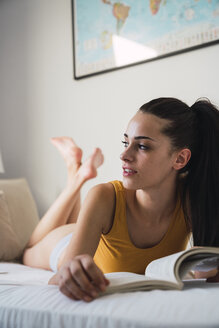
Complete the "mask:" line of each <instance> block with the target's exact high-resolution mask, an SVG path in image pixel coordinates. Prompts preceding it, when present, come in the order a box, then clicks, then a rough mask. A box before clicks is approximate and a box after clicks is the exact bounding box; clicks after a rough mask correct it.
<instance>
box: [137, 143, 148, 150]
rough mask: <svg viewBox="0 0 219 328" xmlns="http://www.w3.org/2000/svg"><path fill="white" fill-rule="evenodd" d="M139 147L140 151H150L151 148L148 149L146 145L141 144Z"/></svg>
mask: <svg viewBox="0 0 219 328" xmlns="http://www.w3.org/2000/svg"><path fill="white" fill-rule="evenodd" d="M138 147H139V149H141V150H148V149H149V147H147V146H145V145H141V144H139V145H138Z"/></svg>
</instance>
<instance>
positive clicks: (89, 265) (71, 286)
mask: <svg viewBox="0 0 219 328" xmlns="http://www.w3.org/2000/svg"><path fill="white" fill-rule="evenodd" d="M57 277H58V284H59V289H60V291H61V292H62V293H63V294H64V295H66V296H68V297H70V298H72V299H74V300H84V301H86V302H89V301H91V300H92V299H94V298H96V297H97V296H98V293H99V292H100V291H104V290H105V288H106V286H107V285H108V284H109V281H108V280H107V279H106V278H105V276H104V274H103V273H102V271H101V270H100V269H99V268H98V267H97V265H96V264H95V263H94V261H93V259H92V257H91V256H90V255H80V256H76V257H75V258H74V259H73V260H71V261H70V262H68V263H66V264H65V265H64V266H63V267H61V268H60V270H59V272H58V274H57Z"/></svg>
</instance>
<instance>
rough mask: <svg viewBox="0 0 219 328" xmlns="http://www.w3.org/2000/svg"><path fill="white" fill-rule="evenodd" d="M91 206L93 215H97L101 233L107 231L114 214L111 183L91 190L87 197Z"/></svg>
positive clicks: (114, 197)
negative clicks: (93, 211) (93, 210)
mask: <svg viewBox="0 0 219 328" xmlns="http://www.w3.org/2000/svg"><path fill="white" fill-rule="evenodd" d="M87 199H89V201H90V203H92V204H93V208H94V209H95V213H98V214H99V215H98V219H97V220H98V221H99V220H100V221H99V223H100V224H101V225H102V231H103V232H104V233H105V232H106V231H109V229H110V227H111V225H112V222H113V218H114V213H115V206H116V195H115V190H114V186H113V185H112V184H111V183H102V184H98V185H96V186H94V187H93V188H91V190H90V191H89V193H88V195H87Z"/></svg>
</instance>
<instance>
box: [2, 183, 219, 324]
mask: <svg viewBox="0 0 219 328" xmlns="http://www.w3.org/2000/svg"><path fill="white" fill-rule="evenodd" d="M21 185H22V188H23V189H22V188H21ZM0 190H1V191H2V192H1V193H0V213H1V215H0V231H1V232H0V246H1V247H0V256H1V261H2V262H0V328H44V327H45V328H56V327H61V328H70V327H75V328H80V327H81V328H82V327H83V328H88V327H95V328H98V327H100V328H102V327H104V328H107V327H110V328H123V327H126V328H127V327H128V328H140V327H168V328H170V327H189V328H191V327H206V328H207V327H208V328H209V327H219V310H218V300H219V283H203V282H199V281H193V282H191V281H190V282H188V283H186V284H185V287H184V289H183V290H182V291H161V290H153V291H147V292H133V293H124V294H119V293H117V294H113V295H107V296H103V297H100V298H98V299H96V300H94V301H92V302H90V303H85V302H83V301H73V300H71V299H69V298H67V297H66V296H64V295H63V294H61V293H60V291H59V289H58V287H57V286H51V285H48V284H47V283H48V280H49V279H50V277H51V276H52V275H53V273H52V272H50V271H46V270H41V269H35V268H30V267H28V266H25V265H23V264H21V263H14V262H13V258H19V255H20V253H21V252H22V248H23V245H24V244H25V243H26V241H27V239H28V235H29V234H30V231H31V229H33V227H34V225H35V224H36V222H37V220H38V218H37V211H36V207H35V203H34V201H33V198H32V195H31V192H30V190H29V187H28V185H27V182H26V181H25V180H23V179H21V180H16V181H14V182H13V183H12V181H10V182H9V181H0ZM12 190H13V192H12ZM18 190H19V194H17V193H18ZM21 190H22V192H21ZM22 193H24V194H25V197H24V198H22ZM12 194H13V195H14V196H13V195H12ZM15 195H16V200H13V197H15ZM21 198H22V199H23V200H22V199H21ZM22 201H25V204H26V206H22ZM28 202H29V205H28V206H27V203H28ZM30 204H31V205H30ZM6 205H7V206H6ZM15 206H17V209H16V210H15ZM13 207H14V208H13ZM25 211H26V212H25ZM30 213H32V215H31V220H32V221H31V222H29V221H30ZM18 214H19V215H20V220H22V222H23V221H24V222H23V223H19V227H16V224H18V222H17V220H18V217H16V216H17V215H18ZM15 217H16V218H15ZM6 219H7V220H6ZM3 222H4V225H3ZM27 222H28V224H27ZM6 223H7V224H6ZM21 226H22V229H21ZM27 226H28V227H27ZM6 227H7V228H8V229H9V228H10V229H9V230H10V231H6ZM3 228H4V229H5V230H4V229H3ZM3 230H4V231H3ZM24 231H25V233H24ZM3 232H4V234H3ZM10 234H12V236H10ZM9 237H10V238H9ZM21 237H22V238H21ZM3 242H4V243H3ZM9 242H10V244H7V243H9ZM13 242H14V244H13ZM6 244H7V248H5V245H6ZM12 244H13V247H12V248H13V250H11V249H10V245H12ZM15 245H16V250H15ZM19 247H20V248H19ZM9 261H10V262H9Z"/></svg>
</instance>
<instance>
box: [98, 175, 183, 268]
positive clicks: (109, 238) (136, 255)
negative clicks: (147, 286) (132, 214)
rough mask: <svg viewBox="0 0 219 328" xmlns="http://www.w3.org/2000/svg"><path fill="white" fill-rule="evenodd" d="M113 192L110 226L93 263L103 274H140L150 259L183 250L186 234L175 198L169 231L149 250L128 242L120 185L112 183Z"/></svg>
mask: <svg viewBox="0 0 219 328" xmlns="http://www.w3.org/2000/svg"><path fill="white" fill-rule="evenodd" d="M111 183H112V184H113V186H114V188H115V193H116V208H115V216H114V220H113V225H112V228H111V230H110V231H109V232H108V233H107V234H102V235H101V239H100V242H99V245H98V248H97V250H96V253H95V255H94V261H95V263H96V264H97V265H98V266H99V268H100V269H101V270H102V271H103V272H104V273H107V272H116V271H126V272H134V273H139V274H144V272H145V268H146V266H147V265H148V264H149V263H150V262H151V261H153V260H155V259H157V258H160V257H163V256H167V255H170V254H173V253H176V252H179V251H182V250H184V249H185V248H186V246H187V243H188V240H189V233H188V230H187V227H186V223H185V219H184V215H183V211H182V208H181V203H180V199H178V202H177V205H176V208H175V210H174V213H173V216H172V219H171V222H170V225H169V228H168V230H167V232H166V234H165V236H164V237H163V238H162V240H161V241H160V242H159V243H158V244H157V245H155V246H153V247H150V248H138V247H136V246H135V245H133V243H132V242H131V240H130V237H129V232H128V227H127V221H126V200H125V189H124V187H123V184H122V182H120V181H112V182H111Z"/></svg>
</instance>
